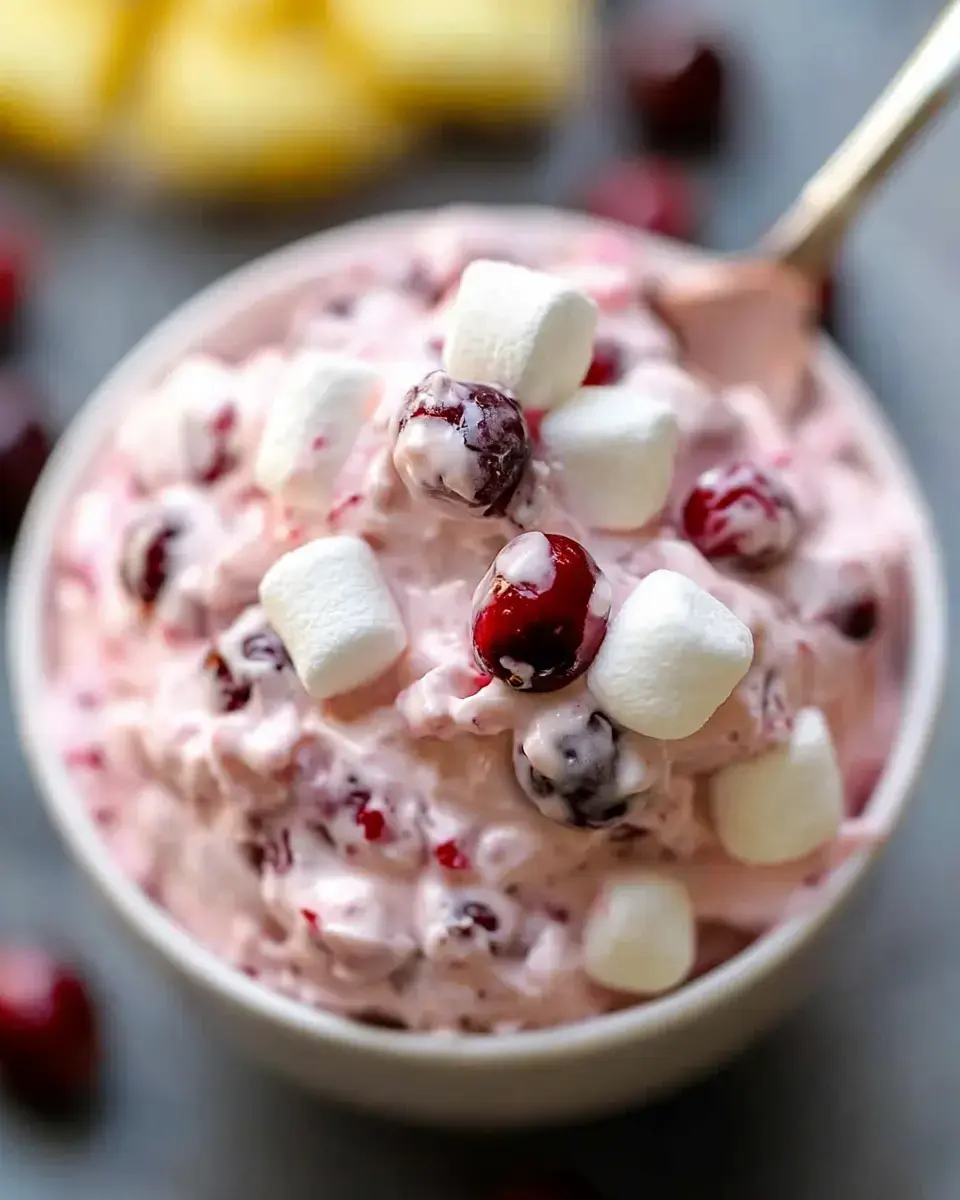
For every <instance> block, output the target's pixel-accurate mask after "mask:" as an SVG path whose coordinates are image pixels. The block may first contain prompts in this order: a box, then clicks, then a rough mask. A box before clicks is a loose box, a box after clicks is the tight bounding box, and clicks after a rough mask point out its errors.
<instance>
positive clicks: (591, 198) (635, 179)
mask: <svg viewBox="0 0 960 1200" xmlns="http://www.w3.org/2000/svg"><path fill="white" fill-rule="evenodd" d="M584 206H585V208H586V209H587V211H588V212H591V213H593V214H594V216H597V217H605V218H606V219H607V220H611V221H620V222H621V223H622V224H624V225H631V226H633V227H634V228H635V229H643V230H648V231H649V232H650V233H661V234H664V235H665V236H666V237H672V238H680V239H685V240H690V239H691V238H692V236H693V232H694V226H695V218H694V208H695V204H694V199H693V190H692V187H691V183H690V180H689V178H688V176H687V175H686V173H685V172H684V170H683V169H682V168H681V167H678V166H676V165H675V164H673V163H669V162H664V161H663V160H661V159H654V158H648V159H630V160H626V161H624V162H620V163H616V164H615V165H614V166H613V167H612V168H611V169H610V170H609V171H608V172H607V173H606V174H605V175H603V176H602V177H601V178H600V179H599V180H598V181H597V183H595V184H594V185H593V187H592V188H591V189H590V191H589V192H588V193H587V195H586V198H585V205H584Z"/></svg>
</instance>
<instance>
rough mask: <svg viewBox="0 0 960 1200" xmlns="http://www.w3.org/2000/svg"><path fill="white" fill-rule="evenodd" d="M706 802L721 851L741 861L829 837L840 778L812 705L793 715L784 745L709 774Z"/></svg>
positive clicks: (792, 854) (802, 852) (791, 851)
mask: <svg viewBox="0 0 960 1200" xmlns="http://www.w3.org/2000/svg"><path fill="white" fill-rule="evenodd" d="M710 807H711V810H712V812H713V823H714V827H715V828H716V831H717V836H718V837H719V839H720V842H721V844H722V845H723V848H724V849H725V850H726V851H727V853H728V854H730V855H732V857H733V858H737V859H739V860H740V861H741V862H745V863H754V864H771V865H772V864H775V863H786V862H793V861H795V860H796V859H798V858H803V857H805V856H806V855H807V854H810V853H811V852H812V851H813V850H816V849H817V848H818V847H819V846H823V845H825V844H826V843H827V842H829V841H831V840H832V839H833V838H834V837H835V836H836V834H837V831H838V829H839V828H840V822H841V821H842V820H843V776H842V774H841V773H840V767H839V765H838V763H837V755H836V751H835V750H834V746H833V739H832V738H831V736H830V728H829V726H828V725H827V722H826V720H825V719H824V716H823V713H822V712H821V711H820V709H819V708H805V709H803V710H801V711H800V712H799V713H797V716H796V719H795V721H794V726H793V731H792V733H791V735H790V741H789V742H788V743H787V744H786V745H784V746H778V747H777V749H775V750H768V751H767V752H766V753H765V754H761V755H760V756H759V757H758V758H751V759H748V760H747V761H746V762H738V763H732V764H731V765H730V766H728V767H724V768H723V769H722V770H720V771H717V772H716V774H715V775H714V776H713V778H712V779H711V780H710Z"/></svg>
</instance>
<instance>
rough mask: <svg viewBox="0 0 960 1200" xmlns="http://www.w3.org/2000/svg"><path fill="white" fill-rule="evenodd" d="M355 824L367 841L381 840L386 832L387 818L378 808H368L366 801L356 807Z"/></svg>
mask: <svg viewBox="0 0 960 1200" xmlns="http://www.w3.org/2000/svg"><path fill="white" fill-rule="evenodd" d="M357 824H358V825H359V826H360V828H361V829H362V830H363V836H364V837H365V838H366V839H367V841H368V842H379V841H382V840H383V837H384V835H385V834H386V832H387V818H386V817H385V816H384V815H383V813H382V812H381V811H380V810H379V809H378V808H370V807H369V806H368V804H367V803H366V802H364V803H363V804H361V805H360V807H359V808H358V809H357Z"/></svg>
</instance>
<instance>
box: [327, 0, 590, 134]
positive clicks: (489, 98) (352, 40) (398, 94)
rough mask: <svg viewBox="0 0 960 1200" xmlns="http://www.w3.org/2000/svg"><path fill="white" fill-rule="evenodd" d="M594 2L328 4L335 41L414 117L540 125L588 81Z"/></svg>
mask: <svg viewBox="0 0 960 1200" xmlns="http://www.w3.org/2000/svg"><path fill="white" fill-rule="evenodd" d="M592 7H593V6H592V3H591V0H327V14H328V19H329V21H330V23H331V27H332V29H333V31H334V32H335V34H336V35H337V36H338V37H339V38H340V39H341V40H342V44H343V45H344V46H345V47H346V48H347V50H348V52H349V53H351V54H353V55H355V56H356V57H357V59H358V61H360V62H362V64H363V65H364V67H365V68H366V69H367V70H369V71H370V73H371V76H373V77H374V78H376V79H377V80H378V83H379V84H380V85H381V86H382V87H383V88H385V90H386V94H387V95H388V96H389V97H390V98H391V99H393V100H395V101H396V102H398V103H399V104H401V105H402V106H404V107H405V108H408V109H411V110H413V111H416V112H423V113H431V114H436V115H437V116H440V117H444V116H448V117H455V118H457V119H467V120H471V119H475V120H480V121H490V120H510V119H517V118H521V119H522V118H530V117H534V118H535V117H539V116H542V115H544V114H546V113H549V112H550V111H552V110H554V109H555V108H557V107H558V106H559V105H560V104H561V103H562V102H563V101H564V99H565V98H566V97H567V96H568V95H569V92H570V90H571V88H572V87H574V86H575V85H576V83H577V82H578V81H579V79H580V78H581V76H582V74H583V70H584V66H585V63H586V58H587V36H588V35H587V31H588V30H589V28H590V20H589V17H590V14H591V12H592Z"/></svg>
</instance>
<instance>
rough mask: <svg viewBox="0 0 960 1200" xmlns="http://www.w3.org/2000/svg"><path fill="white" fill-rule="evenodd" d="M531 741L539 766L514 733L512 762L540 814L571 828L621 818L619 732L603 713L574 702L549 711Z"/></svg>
mask: <svg viewBox="0 0 960 1200" xmlns="http://www.w3.org/2000/svg"><path fill="white" fill-rule="evenodd" d="M536 740H537V743H538V747H539V750H540V757H539V758H538V760H537V761H538V766H539V768H541V769H538V768H537V767H534V765H533V763H531V761H530V759H529V757H528V756H527V752H526V751H525V750H524V747H523V741H522V740H521V739H520V738H518V739H517V741H516V743H515V745H514V750H513V766H514V771H515V772H516V776H517V782H518V783H519V784H520V786H521V788H523V791H524V792H525V794H526V795H527V797H528V798H529V799H530V800H531V801H532V802H533V803H534V804H535V805H536V807H537V808H538V809H539V811H540V812H541V813H542V814H543V815H544V816H545V817H548V818H549V819H550V820H551V821H556V822H557V823H558V824H560V825H569V826H572V827H573V828H575V829H604V828H607V827H608V826H611V825H616V824H617V823H618V822H620V821H622V820H623V818H624V817H625V816H626V815H627V813H628V811H629V805H628V803H627V801H626V800H624V799H623V797H622V796H621V795H620V789H619V787H618V781H617V763H618V760H619V747H618V742H619V736H618V734H617V731H616V729H614V727H613V725H612V724H611V723H610V721H609V720H608V719H607V718H606V717H605V716H604V715H603V713H600V712H591V711H590V709H588V708H583V707H581V706H580V705H571V706H570V708H569V709H568V710H566V711H561V712H553V713H551V714H549V715H548V716H547V717H545V718H544V723H542V724H541V726H540V728H538V729H537V731H536Z"/></svg>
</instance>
